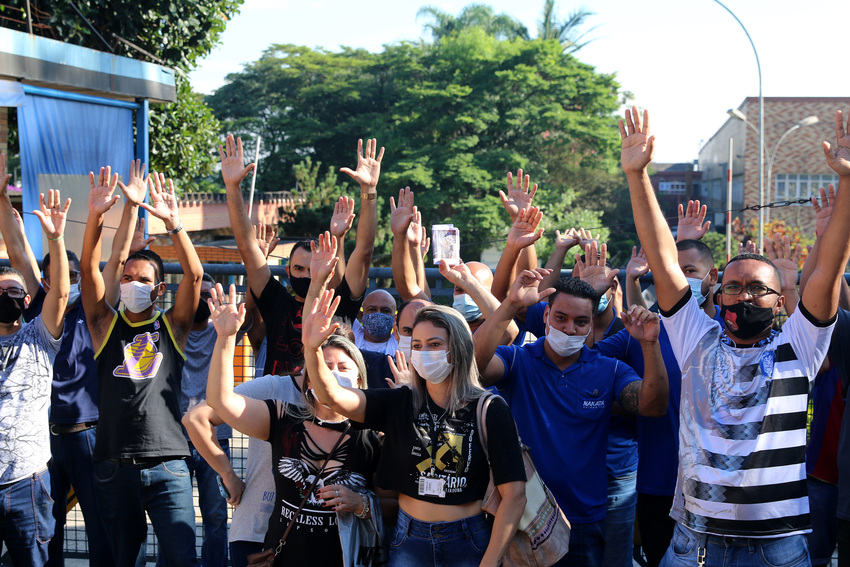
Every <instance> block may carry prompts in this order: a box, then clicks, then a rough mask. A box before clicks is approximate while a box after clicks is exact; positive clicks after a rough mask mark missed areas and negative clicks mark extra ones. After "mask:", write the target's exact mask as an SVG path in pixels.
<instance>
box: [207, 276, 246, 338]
mask: <svg viewBox="0 0 850 567" xmlns="http://www.w3.org/2000/svg"><path fill="white" fill-rule="evenodd" d="M210 295H212V297H211V298H210V299H207V305H209V307H210V319H212V322H213V326H214V327H215V330H216V332H217V333H218V336H219V337H232V336H235V335H236V332H237V331H239V329H240V328H241V327H242V324H243V323H244V322H245V302H242V303H240V304H237V302H236V286H235V285H233V284H230V293H229V294H225V293H224V288H223V287H222V286H221V284H215V287H214V288H212V289H211V290H210Z"/></svg>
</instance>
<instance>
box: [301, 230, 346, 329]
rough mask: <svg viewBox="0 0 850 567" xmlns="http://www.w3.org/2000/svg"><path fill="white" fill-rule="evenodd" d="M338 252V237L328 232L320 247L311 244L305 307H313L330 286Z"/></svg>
mask: <svg viewBox="0 0 850 567" xmlns="http://www.w3.org/2000/svg"><path fill="white" fill-rule="evenodd" d="M336 250H337V241H336V237H335V236H332V235H331V233H330V232H327V231H325V233H324V234H320V235H319V243H318V245H316V243H315V242H311V243H310V251H311V252H312V253H313V256H312V257H311V258H310V288H309V289H308V290H307V295H306V297H304V305H313V301H314V300H316V299H319V298H320V297H322V294H324V293H325V290H326V289H328V287H329V286H330V281H331V280H332V279H333V275H334V266H336V264H337V262H338V261H339V258H338V257H337V256H336ZM302 335H303V330H302Z"/></svg>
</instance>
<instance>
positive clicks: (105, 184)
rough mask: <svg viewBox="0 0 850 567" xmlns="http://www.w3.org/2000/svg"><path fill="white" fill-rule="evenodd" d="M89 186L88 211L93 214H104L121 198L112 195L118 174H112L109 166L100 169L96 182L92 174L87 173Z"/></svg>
mask: <svg viewBox="0 0 850 567" xmlns="http://www.w3.org/2000/svg"><path fill="white" fill-rule="evenodd" d="M89 186H90V190H89V211H91V212H93V213H95V214H98V215H104V214H106V212H107V211H108V210H109V209H111V208H112V207H113V206H115V203H117V202H118V199H120V198H121V196H120V195H113V193H115V188H116V187H117V186H118V174H117V173H115V174H112V168H111V167H109V166H107V167H101V168H100V174H99V175H98V178H97V182H95V179H94V173H92V172H89Z"/></svg>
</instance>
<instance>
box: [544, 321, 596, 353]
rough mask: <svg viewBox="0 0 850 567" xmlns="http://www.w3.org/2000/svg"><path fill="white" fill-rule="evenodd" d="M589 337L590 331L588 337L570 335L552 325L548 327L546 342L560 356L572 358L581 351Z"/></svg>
mask: <svg viewBox="0 0 850 567" xmlns="http://www.w3.org/2000/svg"><path fill="white" fill-rule="evenodd" d="M588 335H590V331H588V332H587V335H568V334H566V333H563V332H561V331H559V330H558V329H555V328H554V327H552V325H549V324H547V325H546V342H548V343H549V346H550V347H552V350H554V351H555V352H556V353H558V355H559V356H572V355H574V354H575V353H577V352H578V351H580V350H581V347H583V346H584V342H585V341H586V340H587V337H588Z"/></svg>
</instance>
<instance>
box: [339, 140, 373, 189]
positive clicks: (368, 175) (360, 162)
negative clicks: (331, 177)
mask: <svg viewBox="0 0 850 567" xmlns="http://www.w3.org/2000/svg"><path fill="white" fill-rule="evenodd" d="M377 147H378V141H377V140H376V139H375V138H372V139H370V140H366V148H365V150H364V148H363V140H357V168H356V169H355V170H354V171H352V170H351V169H349V168H347V167H341V168H340V171H341V172H342V173H345V174H346V175H348V176H349V177H351V178H352V179H354V180H355V181H356V182H357V183H359V184H360V187H361V188H364V189H365V188H370V187H377V186H378V178H379V177H380V176H381V160H382V159H384V148H381V150H380V152H378V151H377Z"/></svg>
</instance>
